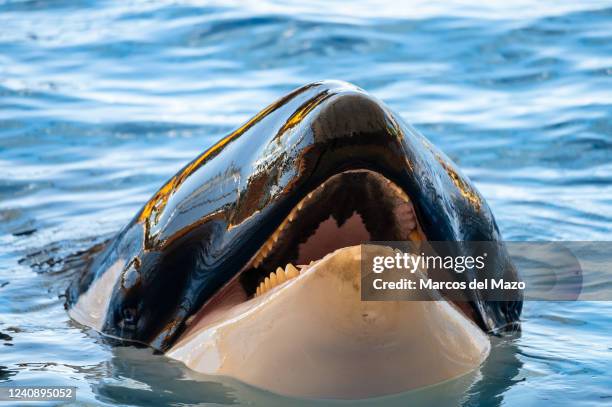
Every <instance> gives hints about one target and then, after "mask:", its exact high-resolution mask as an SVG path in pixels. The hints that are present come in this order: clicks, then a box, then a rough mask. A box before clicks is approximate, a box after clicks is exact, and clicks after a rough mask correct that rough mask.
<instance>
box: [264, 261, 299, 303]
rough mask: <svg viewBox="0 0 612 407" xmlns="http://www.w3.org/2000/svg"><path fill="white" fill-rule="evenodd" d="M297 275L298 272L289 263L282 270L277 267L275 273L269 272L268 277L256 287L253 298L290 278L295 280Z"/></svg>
mask: <svg viewBox="0 0 612 407" xmlns="http://www.w3.org/2000/svg"><path fill="white" fill-rule="evenodd" d="M299 275H300V272H299V271H298V269H297V268H296V267H295V266H294V265H293V264H291V263H289V264H287V266H285V269H284V270H283V269H282V268H281V267H278V268H277V269H276V272H274V271H273V272H271V273H270V275H269V276H268V277H266V278H265V279H264V281H262V282H261V283H260V284H259V287H257V289H256V290H255V297H257V296H259V295H262V294H264V293H266V292H268V291H269V290H271V289H273V288H274V287H276V286H277V285H280V284H282V283H284V282H285V281H287V280H291V279H292V278H295V277H297V276H299Z"/></svg>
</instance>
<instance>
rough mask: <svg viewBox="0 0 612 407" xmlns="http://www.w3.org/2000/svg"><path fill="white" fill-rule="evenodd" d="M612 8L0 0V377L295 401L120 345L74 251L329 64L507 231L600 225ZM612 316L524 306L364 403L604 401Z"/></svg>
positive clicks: (605, 209)
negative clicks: (426, 141) (437, 366)
mask: <svg viewBox="0 0 612 407" xmlns="http://www.w3.org/2000/svg"><path fill="white" fill-rule="evenodd" d="M510 3H511V4H510ZM611 20H612V4H611V3H610V2H609V1H598V0H595V1H583V2H573V3H572V2H557V1H553V2H533V3H532V2H527V1H526V0H520V1H516V2H502V1H492V2H482V4H477V5H466V4H460V3H459V2H455V1H451V2H440V3H435V2H424V1H415V2H412V4H410V5H397V4H395V3H392V2H387V3H385V2H381V1H375V0H364V1H358V2H353V3H352V4H351V7H346V5H345V4H344V3H342V2H338V3H331V2H317V1H312V2H306V4H296V3H295V2H291V1H290V2H282V3H278V2H275V1H261V2H254V3H248V4H243V2H232V1H229V2H224V3H216V2H208V3H206V4H200V3H199V2H189V1H185V2H172V3H170V2H166V1H159V2H145V1H126V2H102V1H90V2H70V1H53V2H49V1H43V0H33V1H1V0H0V174H2V176H1V177H0V349H2V352H0V381H1V382H6V381H15V382H16V383H19V384H21V385H28V384H40V383H46V384H49V385H76V386H77V387H78V400H79V402H80V403H92V404H105V405H117V404H123V405H166V404H168V403H170V402H171V401H173V402H174V403H184V404H190V403H195V402H204V403H207V404H243V403H246V402H247V401H250V402H251V404H254V405H287V404H289V403H291V404H292V405H293V404H295V403H298V402H297V401H295V400H288V399H285V398H283V397H280V396H276V395H272V394H269V393H266V392H262V391H259V390H257V389H253V388H250V387H248V386H245V385H241V384H239V383H235V382H232V381H231V380H229V379H228V380H226V379H218V378H203V377H194V376H193V373H192V372H190V371H188V370H187V369H185V368H183V367H182V366H181V365H179V364H177V363H175V362H172V361H168V360H167V359H165V358H164V357H162V356H156V355H152V354H151V353H150V352H149V351H147V350H145V349H134V348H126V347H119V348H116V347H112V346H110V345H109V344H106V343H105V342H104V341H102V340H101V339H100V338H99V336H98V335H96V334H95V333H92V332H90V331H88V330H87V329H84V328H83V327H81V326H78V325H77V324H75V323H73V322H71V321H70V320H69V318H68V317H67V315H66V313H65V311H64V309H63V298H61V296H62V295H63V292H64V289H65V286H66V283H67V281H68V279H69V277H70V273H71V271H70V270H74V268H75V267H76V266H77V264H75V263H71V261H75V260H74V258H71V257H70V256H69V255H70V254H72V253H75V252H77V251H79V250H83V249H85V248H87V247H89V246H91V245H92V244H93V243H97V242H101V241H103V240H105V239H107V238H108V237H109V236H111V235H112V234H113V233H115V232H116V231H117V230H119V229H120V228H121V227H122V226H123V225H124V224H125V223H127V222H128V221H129V219H131V217H132V216H133V215H134V214H135V213H136V211H137V210H138V209H140V207H141V205H142V204H143V203H144V202H145V201H146V200H147V198H149V197H150V196H151V195H152V194H153V193H154V192H155V190H156V189H157V188H158V187H159V186H160V185H161V184H162V183H163V182H164V181H165V180H167V179H168V178H169V177H170V176H171V175H173V174H174V173H175V172H176V171H177V170H178V169H179V168H181V167H182V166H183V165H184V164H185V163H187V162H188V161H190V160H191V159H193V158H194V157H195V156H196V155H198V154H199V153H200V152H202V151H203V150H204V149H205V148H206V147H208V146H210V145H211V144H212V143H213V142H214V141H215V140H217V139H218V138H220V137H221V136H223V135H224V134H227V133H228V132H229V131H231V130H233V129H234V128H236V127H238V126H239V125H240V124H242V123H243V122H244V121H245V120H247V119H248V118H250V117H251V116H252V115H254V114H255V113H256V112H257V111H259V110H260V109H261V108H263V107H264V106H266V105H268V104H269V103H270V102H272V101H273V100H275V99H276V98H278V97H279V96H281V95H283V94H285V93H287V92H288V91H290V90H292V89H293V88H296V87H298V86H300V85H302V84H304V83H307V82H311V81H315V80H321V79H328V78H334V79H342V80H346V81H350V82H353V83H355V84H356V85H358V86H360V87H362V88H364V89H366V90H367V91H368V92H370V93H372V94H374V95H375V96H377V97H379V98H381V99H383V100H384V101H385V102H386V103H387V104H388V105H389V106H390V107H391V108H392V109H393V110H395V111H396V112H398V113H399V114H400V115H401V116H402V117H403V118H404V119H405V120H406V121H407V122H410V123H413V124H414V125H415V127H417V128H418V129H419V130H421V131H422V132H423V133H424V134H425V135H426V136H428V137H429V138H430V139H431V141H432V142H433V143H434V144H436V145H438V146H440V147H441V148H442V149H443V150H444V151H445V152H446V153H447V154H448V155H449V156H451V157H452V158H453V160H455V161H456V162H457V163H458V164H459V165H460V166H461V168H462V170H463V171H464V172H465V173H466V174H467V175H468V176H469V177H470V178H471V179H472V180H473V181H474V182H475V184H476V185H477V186H478V188H479V189H480V191H481V192H482V193H483V195H484V196H485V198H486V199H487V202H488V203H489V205H490V206H491V207H492V209H493V212H494V213H495V214H496V216H497V221H498V223H499V226H500V228H501V230H502V232H503V234H504V236H505V238H506V239H507V240H541V241H544V240H572V241H581V240H608V239H609V237H610V232H611V230H612V182H611V181H612V126H611V123H612V120H611V112H612V96H611V95H612V92H611V91H610V90H611V89H612V83H611V78H610V77H611V75H612V59H611V58H610V55H612V24H610V22H611ZM65 268H67V269H68V271H66V272H60V270H62V269H65ZM601 276H602V277H601V278H602V279H605V273H602V274H601ZM591 283H592V284H593V285H592V286H590V287H589V289H591V290H597V287H598V285H597V284H598V283H601V281H600V282H597V281H595V282H591ZM595 294H597V293H595ZM610 315H612V305H611V304H610V303H607V302H603V301H598V302H559V303H556V302H528V303H526V304H525V307H524V318H523V332H522V333H521V335H519V336H517V337H512V338H493V342H494V343H493V344H494V346H493V351H492V354H491V356H490V358H489V360H488V361H487V362H486V363H485V364H484V365H483V367H482V369H481V370H480V371H479V372H475V373H474V374H473V375H468V376H466V377H464V378H461V379H458V380H455V381H451V382H448V383H445V384H443V385H440V386H435V387H432V388H428V389H423V390H420V391H418V392H411V393H409V394H405V395H401V396H394V397H388V398H384V399H381V400H377V401H376V402H370V403H369V404H375V405H376V403H379V404H380V403H381V402H384V403H385V404H389V405H394V404H397V405H404V404H406V403H414V404H430V405H431V404H435V405H444V404H449V405H454V404H456V403H455V402H454V400H462V402H463V404H465V405H517V404H525V403H529V404H542V403H554V404H555V405H559V404H567V405H575V404H599V403H605V402H609V401H610V399H612V393H611V392H610V388H612V379H611V377H610V376H611V375H610V373H609V366H610V364H611V362H612V346H611V345H610V339H609V327H610V323H611V322H612V317H611V316H610ZM302 403H303V404H304V405H306V404H307V402H305V401H302ZM364 403H365V402H364ZM321 404H329V403H328V402H325V403H323V402H322V403H321ZM332 404H346V403H341V402H337V403H332ZM365 404H367V403H365Z"/></svg>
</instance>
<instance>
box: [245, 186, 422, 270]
mask: <svg viewBox="0 0 612 407" xmlns="http://www.w3.org/2000/svg"><path fill="white" fill-rule="evenodd" d="M387 186H388V187H389V188H390V189H391V190H392V191H393V192H394V193H395V195H396V196H398V197H399V198H400V199H402V200H403V201H404V202H409V201H410V198H408V195H406V193H405V192H404V190H403V189H401V188H400V187H399V186H397V185H396V184H395V183H394V182H393V181H391V180H387ZM323 188H325V183H323V184H321V185H319V186H318V187H317V189H316V190H317V191H320V190H322V189H323ZM314 193H315V192H314V191H311V192H309V193H308V195H306V197H304V199H302V200H301V201H300V202H299V203H298V204H297V205H296V206H295V207H294V208H293V209H292V210H291V212H289V215H288V216H287V217H286V218H285V220H283V223H281V225H280V226H279V227H278V228H277V229H276V231H274V233H273V234H272V236H270V238H269V239H268V240H267V241H266V242H265V243H264V244H263V246H262V247H261V248H260V249H259V251H258V252H257V254H255V257H254V259H253V267H255V268H257V267H259V266H260V265H261V263H262V262H263V261H264V259H265V258H266V257H267V256H268V254H269V253H270V251H272V248H273V247H274V245H275V244H276V242H277V241H278V238H279V237H280V235H281V233H282V232H283V230H284V229H285V228H286V227H287V225H288V224H289V222H293V220H294V219H295V218H296V216H297V213H298V212H299V211H300V210H302V208H303V207H304V202H306V201H308V200H309V199H311V198H312V196H313V195H314Z"/></svg>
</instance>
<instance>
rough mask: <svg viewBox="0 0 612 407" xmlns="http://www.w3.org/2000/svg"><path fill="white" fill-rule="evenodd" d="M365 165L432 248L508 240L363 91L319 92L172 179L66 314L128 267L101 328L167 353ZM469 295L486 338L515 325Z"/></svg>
mask: <svg viewBox="0 0 612 407" xmlns="http://www.w3.org/2000/svg"><path fill="white" fill-rule="evenodd" d="M358 168H365V169H370V170H373V171H377V172H379V173H381V174H383V175H384V176H386V177H387V178H389V179H391V180H393V181H394V182H395V183H396V184H398V185H399V186H401V187H402V188H403V189H404V190H405V191H406V192H407V193H408V195H409V196H410V197H411V199H412V201H413V204H414V207H415V210H416V212H417V215H418V217H419V221H420V224H421V227H422V228H423V231H424V233H425V235H426V236H427V237H428V239H429V240H441V241H462V240H466V241H469V240H472V241H491V240H492V241H497V240H501V237H500V235H499V231H498V229H497V225H496V224H495V220H494V219H493V216H492V214H491V211H490V209H489V207H488V206H487V204H486V202H485V201H484V200H483V198H482V197H481V196H480V194H479V193H478V192H477V191H476V190H475V189H474V187H473V186H472V185H471V183H470V182H469V180H467V178H465V177H464V176H462V175H461V173H460V172H459V171H458V169H456V167H455V166H454V165H453V164H452V163H451V162H450V160H449V159H448V158H447V157H446V156H445V155H444V154H443V153H441V152H440V151H438V150H437V149H436V148H435V147H433V146H432V145H431V144H430V143H429V142H428V141H427V140H426V139H425V138H424V137H422V136H421V135H420V134H418V133H417V132H416V131H415V130H414V129H412V128H411V127H409V126H407V125H406V124H404V123H403V122H402V121H401V119H399V118H398V117H397V116H396V115H394V114H393V113H392V112H390V111H389V109H388V108H387V107H386V106H384V105H383V104H382V103H381V102H380V101H378V100H376V99H375V98H373V97H371V96H369V95H368V94H366V93H365V92H364V91H362V90H361V89H358V88H356V87H354V86H352V85H350V84H347V83H344V82H323V83H314V84H310V85H306V86H304V87H302V88H300V89H297V90H296V91H294V92H292V93H290V94H289V95H287V96H285V97H283V98H282V99H280V100H279V101H277V102H275V103H274V104H272V105H270V106H269V107H267V108H266V109H264V110H263V111H262V112H260V113H259V114H258V115H257V116H255V117H254V118H253V119H251V120H250V121H249V122H247V123H246V124H244V125H243V126H242V127H240V128H239V129H238V130H236V131H235V132H233V133H232V134H230V135H228V136H227V137H225V138H223V139H222V140H221V141H219V142H218V143H217V144H216V145H215V146H213V147H212V148H211V149H209V150H208V151H206V152H205V153H203V154H202V155H200V156H199V157H198V158H196V159H195V160H194V161H192V162H191V163H190V164H188V165H187V166H186V167H185V168H183V169H182V170H181V171H179V172H178V173H177V174H176V175H175V176H174V177H173V178H172V179H170V181H168V182H167V183H166V184H165V185H164V186H163V187H162V188H161V189H160V190H159V191H158V192H157V193H156V194H155V195H154V196H153V198H152V199H151V200H150V201H149V202H148V203H147V204H146V205H145V206H144V207H143V209H142V210H141V211H140V212H139V213H138V214H137V216H136V217H135V218H134V220H133V221H132V222H130V224H128V225H127V226H126V227H125V228H124V229H123V230H122V231H121V233H120V234H119V235H118V236H117V237H116V238H115V239H114V240H113V241H111V242H110V243H109V244H108V247H106V249H105V250H104V251H103V252H102V253H101V254H99V255H97V257H95V258H94V260H93V261H92V262H91V264H90V265H89V266H88V268H87V269H86V270H85V271H84V273H83V274H82V275H81V277H80V278H79V280H78V281H75V282H74V283H73V284H72V285H71V287H70V288H69V290H68V305H69V306H71V305H73V304H74V303H75V302H76V301H77V300H78V298H79V296H80V295H81V294H82V293H84V292H86V291H87V289H88V287H89V286H90V284H91V283H92V281H94V280H96V279H97V278H100V276H101V275H102V274H104V273H105V272H106V271H107V270H108V269H109V268H111V266H112V265H114V264H118V261H119V260H122V261H124V262H125V266H124V267H123V268H122V270H121V275H120V278H119V281H118V283H117V284H116V286H115V287H114V289H113V290H112V296H111V298H110V303H109V304H110V305H109V309H108V312H107V314H106V316H105V320H104V323H103V324H102V331H104V332H106V333H108V334H111V335H114V336H117V337H120V338H125V339H129V340H136V341H140V342H143V343H146V344H150V345H152V346H153V347H155V348H158V349H160V350H167V349H168V348H169V347H170V346H171V345H172V344H173V343H174V341H175V340H176V338H177V337H178V335H180V333H181V332H182V330H183V329H184V327H185V321H186V319H187V318H188V317H189V316H191V315H192V314H193V313H195V312H196V311H197V310H198V309H199V308H200V307H201V306H202V305H203V303H204V302H205V301H206V300H207V299H209V298H210V297H211V296H212V295H213V294H214V293H215V292H216V291H217V290H218V289H219V288H220V287H221V286H222V285H223V284H225V283H226V282H227V281H228V280H229V279H230V278H232V277H233V276H234V275H235V274H236V273H237V272H238V271H239V270H240V269H241V268H242V267H243V266H244V265H245V264H246V263H247V262H248V261H249V259H250V258H251V257H252V256H253V255H254V254H255V252H256V251H257V249H258V248H259V247H260V246H261V245H262V244H263V243H264V242H265V241H266V239H267V238H268V237H269V236H270V234H271V233H272V232H273V231H274V229H275V228H276V227H277V226H278V225H279V224H280V223H281V222H282V220H283V219H284V218H285V217H286V216H287V214H288V213H289V211H290V210H291V208H292V207H293V206H294V205H295V204H296V203H297V202H298V201H299V200H300V199H301V198H303V197H304V196H305V195H306V194H307V193H308V192H309V191H310V190H312V189H314V188H315V187H316V186H317V185H319V184H320V183H322V182H323V181H324V180H326V179H327V178H329V177H330V176H332V175H334V174H337V173H339V172H341V171H345V170H348V169H358ZM374 238H376V236H374ZM466 254H469V253H466ZM489 261H490V262H492V263H494V264H496V265H497V275H495V276H491V277H496V278H499V277H502V276H503V277H504V278H505V279H508V280H512V279H517V276H516V271H515V269H514V267H513V266H512V264H511V263H510V261H509V259H508V257H507V255H505V251H501V252H500V254H499V255H498V257H497V258H495V259H489ZM461 278H462V279H465V280H466V281H469V280H471V278H473V275H471V274H470V273H464V274H462V275H461ZM466 294H467V296H468V298H469V299H470V300H471V302H470V305H469V306H470V307H471V310H472V312H473V314H474V319H475V321H476V323H477V324H478V325H479V326H480V327H481V328H482V329H483V330H485V331H497V330H501V329H515V328H516V326H517V324H516V323H517V321H518V317H519V314H520V310H521V303H520V302H490V301H489V302H486V301H483V300H481V299H480V294H479V292H477V291H470V292H467V293H466Z"/></svg>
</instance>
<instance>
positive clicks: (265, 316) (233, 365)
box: [168, 170, 490, 398]
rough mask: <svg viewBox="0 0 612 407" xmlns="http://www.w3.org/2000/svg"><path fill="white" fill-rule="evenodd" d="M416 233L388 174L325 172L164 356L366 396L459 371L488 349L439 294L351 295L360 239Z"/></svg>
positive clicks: (418, 236)
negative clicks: (429, 297) (398, 297)
mask: <svg viewBox="0 0 612 407" xmlns="http://www.w3.org/2000/svg"><path fill="white" fill-rule="evenodd" d="M425 239H426V237H425V235H424V233H423V231H422V229H421V226H420V225H419V222H418V219H417V216H416V213H415V211H414V208H413V206H412V204H411V202H410V199H409V197H408V196H407V194H406V193H405V192H404V191H403V190H402V189H401V188H399V187H398V186H397V185H396V184H394V183H393V182H392V181H390V180H389V179H387V178H385V177H384V176H382V175H381V174H379V173H376V172H373V171H370V170H352V171H346V172H343V173H340V174H337V175H334V176H332V177H331V178H329V179H328V180H327V181H325V182H324V183H322V184H321V185H319V186H318V187H317V188H315V189H314V190H313V191H311V192H310V193H309V194H308V195H307V196H305V197H304V198H303V199H302V200H301V201H300V202H299V203H298V204H297V205H296V206H295V207H294V208H293V209H292V210H291V212H290V213H289V215H288V216H287V217H286V218H285V219H284V221H283V222H282V223H281V224H280V225H279V226H278V228H277V229H276V230H275V231H274V232H273V233H272V235H271V236H270V237H269V238H268V239H267V241H266V242H265V243H264V244H263V245H262V246H261V247H260V248H259V249H258V251H257V252H256V253H255V255H254V256H253V257H252V258H251V259H250V261H249V262H248V263H247V264H246V266H245V267H243V269H242V270H241V271H240V273H238V274H237V275H236V276H235V277H234V278H233V279H232V280H231V281H230V282H229V283H227V284H226V285H225V286H224V287H223V288H222V289H221V290H219V291H218V292H217V293H216V294H215V295H214V296H213V297H212V298H211V299H210V300H209V301H208V302H207V303H206V304H205V305H204V306H203V307H202V308H201V309H200V310H199V311H198V312H197V313H196V314H195V315H194V316H192V317H191V318H189V319H188V321H187V329H186V330H185V331H184V332H183V334H182V335H181V337H180V338H179V340H178V341H177V343H176V344H175V345H174V347H173V348H172V349H171V350H170V351H169V352H168V356H170V357H172V358H175V359H178V360H181V361H183V362H184V363H185V364H186V365H187V366H189V367H191V368H192V369H194V370H196V371H199V372H202V373H207V374H220V375H228V376H232V377H235V378H238V379H240V380H242V381H244V382H246V383H249V384H251V385H254V386H257V387H262V388H264V389H268V390H271V391H275V392H279V393H283V394H287V395H296V396H305V397H331V398H361V397H371V396H377V395H383V394H391V393H397V392H401V391H405V390H409V389H413V388H416V387H420V386H424V385H429V384H433V383H438V382H440V381H443V380H446V379H449V378H452V377H457V376H459V375H462V374H465V373H466V372H468V371H471V370H473V369H474V368H475V367H476V366H478V365H479V364H480V363H481V362H482V360H484V358H486V356H487V354H488V352H489V348H490V346H489V342H488V339H487V337H486V335H484V333H483V332H482V331H481V330H480V329H479V328H478V327H477V326H476V325H475V324H474V323H473V322H472V321H470V319H469V318H468V317H467V315H466V313H465V312H462V310H460V309H459V308H458V307H455V306H453V305H452V304H451V303H450V302H448V301H399V302H398V301H395V302H394V301H361V299H360V280H361V278H360V264H361V263H360V259H361V251H360V249H359V245H360V244H363V243H367V242H369V241H393V240H412V241H421V240H425ZM372 247H376V250H380V251H381V253H385V254H386V255H388V254H389V252H391V253H392V252H393V249H391V248H389V247H384V246H372ZM441 349H444V350H443V351H441ZM245 366H248V369H245V368H244V367H245ZM363 366H368V369H363ZM432 366H436V368H435V369H432V368H431V367H432Z"/></svg>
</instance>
